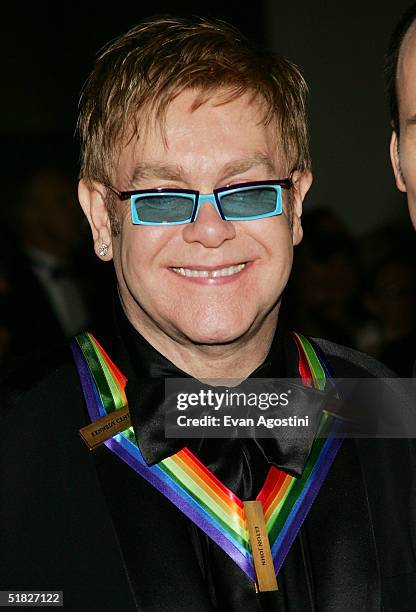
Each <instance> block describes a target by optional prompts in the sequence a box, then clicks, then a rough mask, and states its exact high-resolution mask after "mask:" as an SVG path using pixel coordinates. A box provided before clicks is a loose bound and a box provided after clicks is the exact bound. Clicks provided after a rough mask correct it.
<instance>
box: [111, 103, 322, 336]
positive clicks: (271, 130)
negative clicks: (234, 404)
mask: <svg viewBox="0 0 416 612" xmlns="http://www.w3.org/2000/svg"><path fill="white" fill-rule="evenodd" d="M194 99H195V92H193V91H186V92H184V93H182V94H181V95H179V96H178V97H177V98H176V99H175V100H174V101H173V102H172V103H171V104H170V106H169V108H168V111H167V116H166V126H165V132H164V137H163V135H162V133H161V131H160V129H149V130H148V131H147V134H146V136H145V137H144V138H143V139H142V140H140V139H136V140H134V141H132V142H131V143H130V144H129V145H128V146H127V147H126V148H125V149H124V150H123V151H122V152H121V156H120V158H119V164H118V167H117V169H116V171H115V173H114V179H113V182H114V185H115V186H116V187H117V188H118V189H121V190H132V189H147V188H149V189H154V188H157V187H165V188H182V189H195V190H199V191H200V193H201V194H209V193H212V191H213V189H215V188H216V187H222V186H225V185H230V184H231V185H232V184H233V183H234V184H237V183H243V182H246V181H259V180H263V179H264V180H269V179H280V178H285V177H286V176H287V168H286V167H285V160H284V158H283V155H282V152H281V151H280V150H278V148H277V146H276V138H275V126H273V125H269V126H267V127H265V126H264V125H263V123H262V122H261V117H262V112H261V110H262V109H261V107H260V106H259V103H258V102H254V103H251V102H250V96H248V95H244V96H242V97H240V98H238V99H236V100H234V101H232V102H228V103H226V104H221V105H219V102H220V101H221V98H220V97H218V96H215V97H213V98H211V99H210V100H209V101H208V102H206V103H204V104H202V106H200V107H199V108H198V109H197V110H194V111H191V106H192V102H193V101H194ZM134 175H136V179H134ZM309 184H310V178H309V176H304V175H302V176H300V177H297V189H296V190H293V196H292V197H293V207H294V221H293V229H291V228H290V227H289V223H288V218H287V214H286V210H287V205H288V201H289V193H288V191H287V190H282V191H283V198H284V206H285V213H284V214H282V215H280V216H276V217H271V218H268V219H261V220H253V221H239V222H234V221H223V220H222V219H221V218H220V217H219V215H218V213H217V212H216V210H215V208H214V206H213V205H212V204H211V203H210V202H205V203H204V201H203V200H204V199H203V197H201V201H202V204H201V208H200V211H199V215H198V217H197V219H196V221H195V222H194V223H190V224H187V225H177V226H171V227H154V226H153V227H149V226H140V225H132V222H131V218H130V207H129V204H128V203H127V202H124V203H123V202H117V208H118V212H119V216H120V219H121V233H120V235H119V236H118V237H117V238H114V237H113V238H112V252H113V257H114V263H115V269H116V274H117V278H118V283H119V290H120V295H121V298H122V301H123V303H124V306H125V308H126V311H127V314H128V317H129V319H130V320H131V321H132V323H133V325H135V326H136V328H137V329H139V331H141V332H142V333H144V335H147V336H149V334H151V333H152V330H153V333H154V332H155V331H156V332H158V333H159V332H160V331H162V332H163V333H164V334H167V335H168V336H170V337H171V338H175V339H176V340H179V341H180V342H189V341H191V342H193V343H199V344H221V343H226V342H232V341H235V340H237V339H241V338H244V337H248V336H250V335H251V334H252V333H255V332H256V331H257V330H258V329H259V328H260V326H261V325H262V324H264V322H265V321H266V320H267V321H269V320H271V319H273V317H274V319H275V318H276V316H277V312H278V306H279V304H280V297H281V294H282V291H283V289H284V287H285V285H286V282H287V280H288V277H289V273H290V270H291V265H292V250H293V248H292V247H293V244H296V243H297V242H299V241H300V239H301V228H300V223H299V217H300V213H301V200H302V197H303V195H304V193H305V192H306V191H307V188H308V187H309ZM300 193H302V195H300ZM187 271H191V272H187ZM214 271H217V274H219V271H222V272H221V274H222V275H221V276H220V275H217V276H215V275H214V276H213V275H212V273H213V272H214ZM184 274H186V275H184ZM189 274H192V276H189ZM207 274H209V276H208V275H207Z"/></svg>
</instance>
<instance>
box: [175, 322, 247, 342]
mask: <svg viewBox="0 0 416 612" xmlns="http://www.w3.org/2000/svg"><path fill="white" fill-rule="evenodd" d="M250 327H251V325H250V324H249V323H246V324H245V325H241V324H240V325H235V324H234V325H231V324H229V323H226V324H224V323H223V324H221V323H219V322H217V324H216V325H212V326H211V325H209V324H207V322H206V321H204V322H202V323H201V325H200V326H195V327H192V328H189V327H186V328H185V329H183V328H182V330H181V332H182V334H183V335H184V336H186V337H187V338H188V340H190V341H191V342H193V343H195V344H207V345H215V344H229V343H231V342H235V341H236V340H238V339H239V338H241V337H242V336H244V334H246V333H247V331H248V330H249V329H250ZM179 329H180V327H179Z"/></svg>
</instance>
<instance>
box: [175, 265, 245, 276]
mask: <svg viewBox="0 0 416 612" xmlns="http://www.w3.org/2000/svg"><path fill="white" fill-rule="evenodd" d="M245 267H246V264H245V263H243V264H238V266H230V267H229V268H221V269H220V270H212V271H208V270H191V269H189V268H172V270H173V271H174V272H176V273H177V274H180V275H181V276H193V277H197V278H218V277H219V276H231V275H232V274H237V272H241V270H244V268H245Z"/></svg>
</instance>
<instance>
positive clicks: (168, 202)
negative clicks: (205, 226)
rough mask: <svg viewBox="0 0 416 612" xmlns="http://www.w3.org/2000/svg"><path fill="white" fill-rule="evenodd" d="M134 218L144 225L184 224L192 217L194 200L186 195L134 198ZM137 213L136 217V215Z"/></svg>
mask: <svg viewBox="0 0 416 612" xmlns="http://www.w3.org/2000/svg"><path fill="white" fill-rule="evenodd" d="M132 205H133V208H134V211H133V217H134V216H136V218H137V219H138V220H139V221H141V222H142V223H152V224H153V223H155V224H163V223H183V222H185V221H188V220H189V219H190V217H191V215H192V210H193V206H194V202H193V198H192V197H190V196H186V195H168V194H163V195H149V196H132ZM134 213H135V215H134Z"/></svg>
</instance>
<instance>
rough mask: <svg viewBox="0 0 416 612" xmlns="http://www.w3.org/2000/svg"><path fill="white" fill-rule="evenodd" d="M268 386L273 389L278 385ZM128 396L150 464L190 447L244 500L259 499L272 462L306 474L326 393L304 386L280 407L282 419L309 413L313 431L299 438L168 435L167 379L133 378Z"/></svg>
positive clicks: (281, 432) (280, 432) (283, 435)
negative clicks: (286, 403) (258, 495)
mask: <svg viewBox="0 0 416 612" xmlns="http://www.w3.org/2000/svg"><path fill="white" fill-rule="evenodd" d="M267 384H268V385H269V386H268V390H269V392H270V391H272V390H273V383H272V382H270V383H267ZM216 389H218V388H217V387H216ZM279 389H281V387H279ZM126 394H127V398H128V402H129V406H130V415H131V420H132V425H133V429H134V432H135V436H136V440H137V443H138V446H139V448H140V451H141V453H142V455H143V458H144V459H145V461H146V463H147V464H148V465H154V464H156V463H159V461H161V460H162V459H165V458H166V457H169V456H171V455H173V454H175V453H177V452H178V451H179V450H181V449H182V448H183V447H185V446H186V447H187V448H189V449H190V450H191V451H192V452H193V453H194V454H195V455H196V456H197V457H198V459H199V460H200V461H202V463H204V465H206V466H207V467H208V468H209V469H210V470H211V471H212V472H213V473H214V474H215V475H216V476H217V478H219V479H220V480H221V481H222V482H223V483H224V484H225V485H226V486H228V487H229V488H230V489H231V490H232V491H233V492H234V493H235V494H236V495H238V496H239V497H241V498H242V499H254V497H255V496H256V495H257V493H258V491H259V490H260V488H261V487H262V485H263V483H264V480H265V478H266V476H267V473H268V470H269V469H270V466H271V465H274V466H275V467H277V468H280V469H282V470H284V471H286V472H288V473H290V474H292V475H294V476H296V477H300V476H302V473H303V470H304V467H305V463H306V461H307V458H308V456H309V453H310V451H311V446H312V443H313V439H314V433H315V429H316V425H317V422H318V419H319V416H320V413H321V410H322V406H323V401H324V400H323V397H322V394H319V393H318V392H315V390H313V389H312V390H311V389H308V388H307V387H303V386H302V385H301V384H299V385H296V389H295V395H296V397H294V399H293V401H292V402H291V403H290V405H289V406H287V407H286V408H279V411H280V412H279V414H280V416H281V417H282V418H285V417H288V416H292V415H293V413H294V411H295V413H296V416H298V417H301V418H302V417H305V416H308V417H309V423H310V427H309V428H308V430H307V433H303V435H302V436H299V437H297V438H293V434H292V435H288V434H286V433H285V430H284V429H282V428H281V429H279V430H278V433H277V434H276V435H275V436H273V437H270V438H237V437H233V438H226V439H213V438H202V439H201V438H199V439H183V438H180V439H179V438H166V437H165V415H166V412H167V410H171V409H172V402H171V398H169V397H167V398H166V397H165V380H164V379H162V378H140V379H139V378H131V379H130V380H129V381H128V383H127V387H126Z"/></svg>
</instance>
